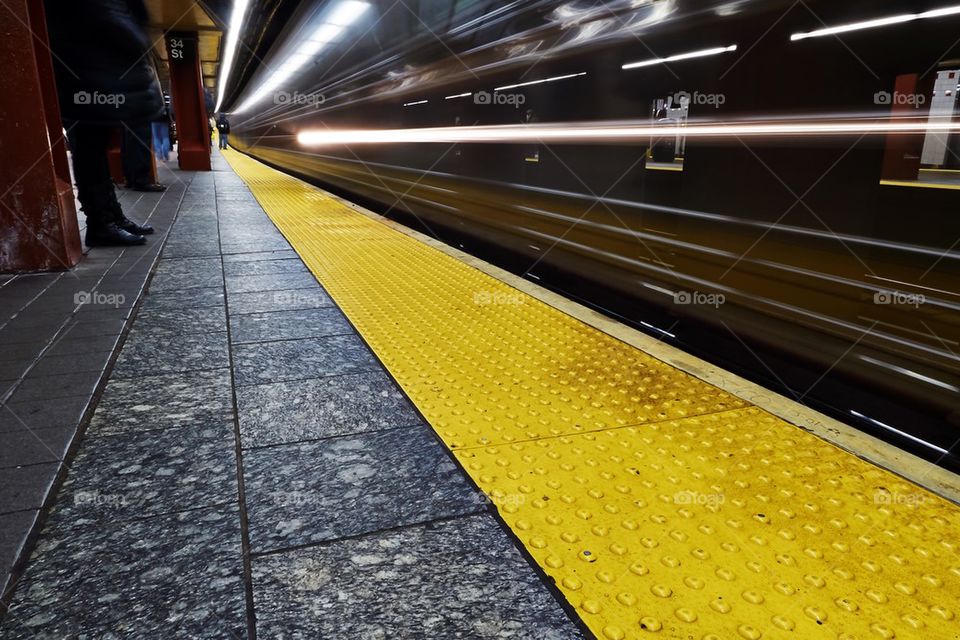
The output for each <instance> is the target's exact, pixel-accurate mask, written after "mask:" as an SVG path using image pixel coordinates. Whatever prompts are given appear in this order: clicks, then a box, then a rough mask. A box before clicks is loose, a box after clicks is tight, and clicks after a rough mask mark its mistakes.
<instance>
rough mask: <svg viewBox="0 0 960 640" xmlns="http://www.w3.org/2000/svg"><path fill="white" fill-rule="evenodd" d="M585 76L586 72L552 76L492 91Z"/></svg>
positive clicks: (496, 89)
mask: <svg viewBox="0 0 960 640" xmlns="http://www.w3.org/2000/svg"><path fill="white" fill-rule="evenodd" d="M585 75H587V72H586V71H581V72H580V73H571V74H568V75H565V76H554V77H552V78H543V79H541V80H531V81H529V82H519V83H517V84H508V85H504V86H502V87H497V88H495V89H494V91H506V90H507V89H517V88H519V87H529V86H531V85H535V84H543V83H544V82H556V81H557V80H567V79H568V78H579V77H580V76H585Z"/></svg>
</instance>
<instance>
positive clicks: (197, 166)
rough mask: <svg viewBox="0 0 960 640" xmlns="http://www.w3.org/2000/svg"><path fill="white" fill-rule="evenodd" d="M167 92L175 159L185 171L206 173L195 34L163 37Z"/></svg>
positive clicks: (205, 133)
mask: <svg viewBox="0 0 960 640" xmlns="http://www.w3.org/2000/svg"><path fill="white" fill-rule="evenodd" d="M167 60H169V62H170V93H171V98H172V100H173V112H174V116H175V117H176V120H177V160H178V162H179V163H180V168H181V169H184V170H187V171H210V128H209V124H208V122H207V105H206V103H205V101H204V95H203V79H202V77H201V75H200V56H199V55H197V34H196V33H175V34H169V35H167Z"/></svg>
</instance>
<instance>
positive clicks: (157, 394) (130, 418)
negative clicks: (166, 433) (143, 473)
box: [87, 368, 233, 437]
mask: <svg viewBox="0 0 960 640" xmlns="http://www.w3.org/2000/svg"><path fill="white" fill-rule="evenodd" d="M231 391H232V388H231V385H230V369H229V368H226V369H214V370H212V371H193V372H187V373H175V374H170V375H160V376H149V377H145V378H127V379H116V380H111V381H110V382H109V383H108V384H107V388H106V389H105V390H104V392H103V396H102V397H101V398H100V402H99V404H98V405H97V408H96V411H95V412H94V414H93V418H92V419H91V420H90V426H89V427H88V428H87V436H88V437H96V436H103V435H114V434H118V433H129V432H136V431H148V430H151V429H172V428H177V427H189V426H195V425H198V424H210V423H216V422H222V421H228V420H232V419H233V402H232V398H231Z"/></svg>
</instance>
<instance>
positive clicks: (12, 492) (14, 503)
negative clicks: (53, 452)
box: [0, 463, 60, 513]
mask: <svg viewBox="0 0 960 640" xmlns="http://www.w3.org/2000/svg"><path fill="white" fill-rule="evenodd" d="M59 468H60V465H59V463H45V464H32V465H29V466H26V467H12V468H8V469H0V513H10V512H12V511H26V510H28V509H39V508H40V507H41V506H42V505H43V501H44V500H45V499H46V497H47V492H48V491H49V490H50V485H52V484H53V479H54V477H55V476H56V475H57V470H58V469H59Z"/></svg>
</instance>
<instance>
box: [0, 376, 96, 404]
mask: <svg viewBox="0 0 960 640" xmlns="http://www.w3.org/2000/svg"><path fill="white" fill-rule="evenodd" d="M101 377H102V371H99V370H98V371H84V372H80V373H61V374H58V375H51V376H41V375H36V374H35V373H34V372H32V371H31V372H30V373H29V374H27V377H26V378H24V379H23V382H21V383H20V386H18V387H17V391H16V396H17V399H18V400H21V401H28V402H29V401H33V400H54V399H56V398H67V397H70V396H78V395H85V396H92V395H93V392H94V390H95V389H96V387H97V385H98V384H99V383H100V378H101Z"/></svg>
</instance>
